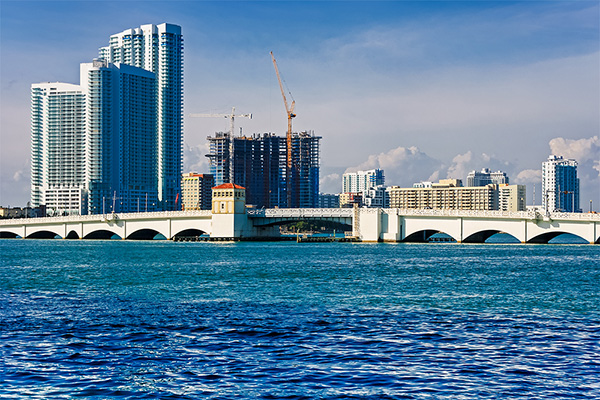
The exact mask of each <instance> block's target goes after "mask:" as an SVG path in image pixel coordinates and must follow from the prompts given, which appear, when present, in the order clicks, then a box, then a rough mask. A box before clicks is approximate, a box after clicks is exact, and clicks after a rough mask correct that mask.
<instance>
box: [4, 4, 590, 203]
mask: <svg viewBox="0 0 600 400" xmlns="http://www.w3.org/2000/svg"><path fill="white" fill-rule="evenodd" d="M599 20H600V8H599V3H598V2H597V1H569V2H560V1H556V2H555V1H548V2H547V1H529V2H492V1H470V2H456V1H442V2H433V1H418V2H410V1H382V2H378V1H367V2H361V1H334V2H324V1H312V2H294V1H285V2H284V1H260V2H256V1H247V2H234V1H220V2H210V1H209V2H200V1H196V2H192V1H172V2H162V1H151V2H134V1H120V2H111V1H103V2H96V1H64V2H55V1H43V2H30V1H4V0H2V1H1V2H0V33H1V37H0V52H1V54H0V56H1V59H0V67H1V69H0V83H1V86H0V87H1V93H0V100H1V103H0V105H1V108H0V113H1V120H0V204H1V205H4V206H6V205H9V204H10V205H24V204H25V203H26V202H27V200H28V197H29V148H30V142H29V129H30V128H29V91H30V85H31V84H32V83H37V82H43V81H64V82H70V83H78V82H77V81H78V79H79V72H78V71H79V63H82V62H89V61H90V60H91V59H92V58H94V57H96V56H97V54H98V53H97V50H98V48H99V47H101V46H104V45H106V44H107V43H108V38H109V36H110V35H111V34H114V33H117V32H121V31H122V30H124V29H126V28H131V27H137V26H139V25H141V24H147V23H155V24H158V23H162V22H170V23H174V24H178V25H180V26H182V29H183V34H184V38H185V50H184V52H185V100H184V104H185V114H186V118H185V122H184V124H185V132H184V135H185V136H184V137H185V138H184V142H185V161H184V169H185V170H195V171H198V172H207V170H208V167H207V165H206V161H205V160H206V157H204V154H205V153H206V150H207V149H206V136H208V135H211V134H213V133H214V132H215V131H219V130H227V129H228V123H227V121H226V120H221V119H209V118H201V119H200V118H198V119H192V118H188V117H187V115H188V114H189V113H194V112H196V113H211V112H213V113H225V112H227V111H228V110H230V109H231V107H233V106H235V107H236V109H237V111H238V112H240V113H252V114H253V116H254V117H253V119H252V120H251V121H250V120H247V119H238V120H237V121H236V125H237V128H236V130H237V129H239V127H241V128H243V132H244V133H246V134H250V133H255V132H275V133H279V134H283V133H284V132H285V129H286V122H287V121H286V114H285V109H284V106H283V101H282V99H281V94H280V93H279V87H278V84H277V80H276V77H275V73H274V69H273V65H272V63H271V59H270V56H269V52H270V51H273V52H274V53H275V56H276V58H277V62H278V64H279V68H280V71H281V73H282V74H283V77H284V78H285V80H286V83H287V86H288V87H289V89H290V91H291V92H292V94H293V97H294V99H295V100H296V111H297V114H298V117H297V118H296V119H295V120H294V128H295V130H314V132H315V133H316V134H318V135H320V136H322V137H323V141H322V161H321V165H322V171H321V172H322V173H321V175H322V185H321V187H322V190H323V191H326V192H335V191H339V190H340V189H341V187H340V181H341V177H340V175H341V173H343V172H344V171H345V170H347V169H357V168H373V167H383V168H384V169H385V172H386V177H387V183H388V184H392V185H400V186H410V185H412V183H413V182H415V181H420V180H428V179H438V178H445V177H456V178H462V179H464V178H465V177H466V174H467V173H468V172H469V171H470V170H472V169H481V168H483V167H489V168H492V169H501V170H504V171H506V172H508V173H509V176H510V177H511V180H512V182H513V183H523V184H527V185H528V193H529V195H528V198H529V201H528V202H529V203H531V201H532V200H531V195H532V189H533V184H534V183H536V184H537V188H536V189H537V192H538V200H537V201H538V203H539V201H540V200H539V199H540V197H539V194H540V189H541V188H540V182H541V180H540V178H539V175H540V169H541V162H542V161H543V160H544V159H545V158H546V157H547V156H548V155H549V154H551V153H553V152H555V153H560V154H562V155H564V156H566V157H574V158H576V159H578V161H580V171H579V172H580V173H579V175H580V178H581V180H582V206H583V207H584V209H587V208H586V207H587V203H588V202H589V200H590V199H592V200H593V201H594V204H595V205H596V206H600V178H599V174H600V154H599V153H600V141H599V139H598V136H599V130H600V78H599V72H598V71H599V70H600V51H599V47H600V39H599V31H600V27H599V22H598V21H599ZM595 208H597V207H595Z"/></svg>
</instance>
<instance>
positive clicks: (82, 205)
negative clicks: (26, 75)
mask: <svg viewBox="0 0 600 400" xmlns="http://www.w3.org/2000/svg"><path fill="white" fill-rule="evenodd" d="M84 153H85V95H84V93H83V92H82V90H81V87H80V86H78V85H72V84H69V83H60V82H55V83H38V84H33V85H32V86H31V206H32V207H39V206H40V205H45V206H46V209H47V213H48V215H63V214H85V213H86V211H87V210H86V206H87V204H86V198H85V172H86V171H85V157H84Z"/></svg>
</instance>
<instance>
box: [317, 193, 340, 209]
mask: <svg viewBox="0 0 600 400" xmlns="http://www.w3.org/2000/svg"><path fill="white" fill-rule="evenodd" d="M339 206H340V195H339V194H327V193H319V208H339Z"/></svg>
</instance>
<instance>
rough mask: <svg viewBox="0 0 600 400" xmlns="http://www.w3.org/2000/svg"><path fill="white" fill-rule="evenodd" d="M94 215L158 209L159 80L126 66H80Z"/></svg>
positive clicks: (90, 207) (90, 204)
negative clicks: (85, 107)
mask: <svg viewBox="0 0 600 400" xmlns="http://www.w3.org/2000/svg"><path fill="white" fill-rule="evenodd" d="M80 78H81V86H82V88H83V91H84V93H85V94H86V103H87V112H86V122H87V123H86V154H85V159H86V183H87V185H86V186H87V190H88V211H89V213H90V214H100V213H108V212H140V211H155V210H157V209H158V170H157V165H156V157H157V147H158V139H157V135H156V119H157V118H156V95H155V92H156V79H155V75H154V73H152V72H150V71H147V70H144V69H142V68H136V67H132V66H129V65H125V64H120V63H117V64H111V63H108V62H106V61H105V60H94V62H92V63H87V64H81V67H80Z"/></svg>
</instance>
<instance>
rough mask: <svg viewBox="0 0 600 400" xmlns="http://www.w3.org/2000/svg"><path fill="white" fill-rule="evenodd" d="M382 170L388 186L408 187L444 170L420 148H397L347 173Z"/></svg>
mask: <svg viewBox="0 0 600 400" xmlns="http://www.w3.org/2000/svg"><path fill="white" fill-rule="evenodd" d="M374 168H381V169H383V170H384V173H385V181H386V184H387V185H388V186H393V185H398V186H407V185H412V183H414V182H419V181H422V180H423V179H424V178H425V177H427V176H430V175H432V174H435V173H436V171H438V170H439V169H441V168H442V165H441V163H440V162H439V161H438V160H436V159H434V158H432V157H430V156H428V155H427V154H425V153H423V152H422V151H421V150H419V148H418V147H415V146H412V147H402V146H400V147H397V148H395V149H392V150H390V151H388V152H387V153H380V154H372V155H370V156H369V157H368V158H367V160H366V161H365V162H363V163H361V164H359V165H358V166H356V167H352V168H348V169H347V170H346V172H355V171H359V170H369V169H374Z"/></svg>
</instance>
